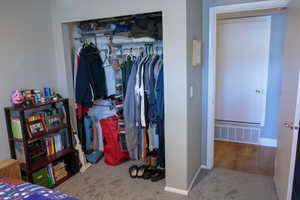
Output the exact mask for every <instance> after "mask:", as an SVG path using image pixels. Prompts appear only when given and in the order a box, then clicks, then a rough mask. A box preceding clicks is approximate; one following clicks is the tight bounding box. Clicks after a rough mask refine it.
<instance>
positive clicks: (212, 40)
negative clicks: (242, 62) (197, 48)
mask: <svg viewBox="0 0 300 200" xmlns="http://www.w3.org/2000/svg"><path fill="white" fill-rule="evenodd" d="M289 2H290V0H267V1H261V2H252V3H242V4H233V5H226V6H217V7H212V8H210V9H209V50H208V51H209V60H208V96H207V100H208V101H207V102H208V111H207V160H206V166H207V167H208V169H212V168H213V166H214V123H215V89H216V88H215V74H216V40H217V39H216V38H217V34H216V32H217V15H218V14H222V13H231V12H241V11H251V10H261V9H272V8H282V7H287V6H288V4H289Z"/></svg>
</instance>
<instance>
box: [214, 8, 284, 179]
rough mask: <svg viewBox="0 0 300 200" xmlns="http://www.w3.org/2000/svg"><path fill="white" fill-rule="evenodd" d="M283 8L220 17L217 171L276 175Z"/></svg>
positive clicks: (216, 97)
mask: <svg viewBox="0 0 300 200" xmlns="http://www.w3.org/2000/svg"><path fill="white" fill-rule="evenodd" d="M284 10H285V9H268V10H260V11H257V12H255V11H247V12H238V13H226V14H220V15H218V17H217V41H216V71H215V111H214V112H215V114H214V167H217V168H225V169H230V170H237V171H243V172H248V173H255V174H262V175H266V176H273V175H274V162H275V155H276V146H277V134H278V123H279V110H280V103H279V100H280V85H281V68H282V63H281V62H282V60H280V59H282V56H283V50H278V49H280V48H281V47H282V44H283V39H284V35H283V30H282V29H281V27H282V26H281V25H283V23H284V20H282V18H284V15H285V12H284ZM280 29H281V30H282V31H279V30H280Z"/></svg>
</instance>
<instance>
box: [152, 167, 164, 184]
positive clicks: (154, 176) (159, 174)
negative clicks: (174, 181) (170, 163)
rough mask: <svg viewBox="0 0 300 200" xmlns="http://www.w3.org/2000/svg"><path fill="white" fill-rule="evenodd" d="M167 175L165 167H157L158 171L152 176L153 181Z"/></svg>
mask: <svg viewBox="0 0 300 200" xmlns="http://www.w3.org/2000/svg"><path fill="white" fill-rule="evenodd" d="M165 177H166V171H165V169H157V170H156V172H155V173H154V174H153V175H152V176H151V181H152V182H157V181H160V180H162V179H164V178H165Z"/></svg>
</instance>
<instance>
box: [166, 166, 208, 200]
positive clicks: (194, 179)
mask: <svg viewBox="0 0 300 200" xmlns="http://www.w3.org/2000/svg"><path fill="white" fill-rule="evenodd" d="M201 169H203V167H202V165H201V166H200V167H199V169H198V170H197V171H196V173H195V175H194V178H193V180H192V181H191V183H190V185H189V187H188V189H187V190H183V189H177V188H174V187H169V186H166V187H165V191H167V192H172V193H177V194H181V195H184V196H188V195H189V192H190V191H191V190H192V189H193V185H194V184H195V181H196V180H197V178H198V176H199V174H200V172H201Z"/></svg>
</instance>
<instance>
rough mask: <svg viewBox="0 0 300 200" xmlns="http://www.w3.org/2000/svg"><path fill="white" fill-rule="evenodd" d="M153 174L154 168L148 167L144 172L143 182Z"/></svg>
mask: <svg viewBox="0 0 300 200" xmlns="http://www.w3.org/2000/svg"><path fill="white" fill-rule="evenodd" d="M155 172H156V169H155V168H151V167H149V168H148V169H146V170H145V172H144V176H143V179H145V180H148V179H150V178H151V177H152V176H153V174H155Z"/></svg>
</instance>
